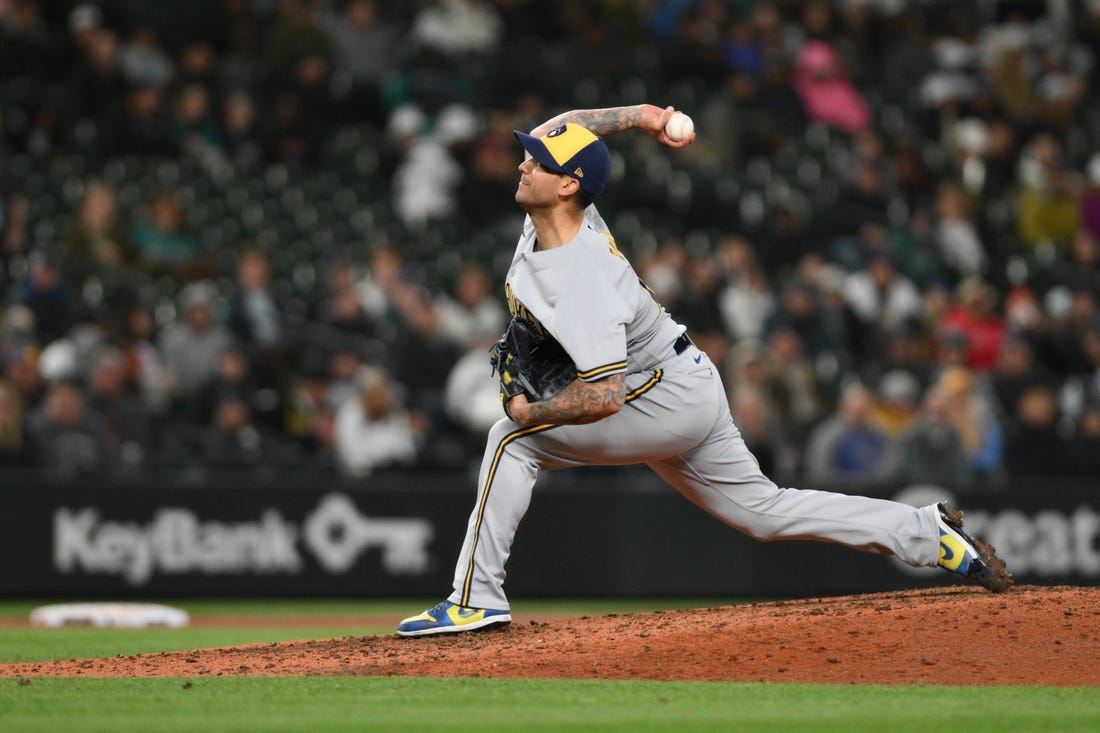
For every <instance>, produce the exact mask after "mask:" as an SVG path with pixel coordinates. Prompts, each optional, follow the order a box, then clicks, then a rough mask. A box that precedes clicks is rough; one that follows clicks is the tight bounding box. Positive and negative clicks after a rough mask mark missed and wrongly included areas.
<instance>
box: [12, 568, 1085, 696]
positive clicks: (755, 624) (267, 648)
mask: <svg viewBox="0 0 1100 733" xmlns="http://www.w3.org/2000/svg"><path fill="white" fill-rule="evenodd" d="M1098 658H1100V589H1097V588H1070V587H1050V588H1047V587H1035V586H1025V587H1020V588H1016V589H1013V590H1012V591H1010V592H1008V593H1005V594H1002V595H992V594H989V593H987V592H985V591H983V590H980V589H971V588H952V589H935V590H923V591H907V592H902V593H879V594H874V595H862V596H848V597H841V598H820V599H810V600H800V601H778V602H772V603H757V604H751V605H744V606H722V607H714V608H701V609H692V610H687V611H663V612H662V611H657V612H652V613H640V614H630V615H617V614H611V615H608V616H600V617H582V618H573V619H558V620H553V621H539V620H538V619H526V620H520V621H517V622H516V623H513V624H512V625H511V626H510V627H508V628H506V629H503V630H498V631H486V632H483V633H472V634H461V635H458V636H453V637H436V638H421V639H401V638H398V637H396V636H373V637H347V638H343V639H325V640H316V641H296V642H284V643H277V644H276V643H273V644H253V645H246V646H239V647H231V648H223V649H202V650H197V651H191V652H164V653H159V654H146V655H136V656H119V657H110V658H105V659H87V660H68V661H60V662H38V663H27V664H7V665H0V676H4V677H15V676H21V677H33V676H51V677H52V676H76V675H83V676H95V677H108V676H109V677H123V676H136V677H143V676H183V677H194V676H224V675H407V676H445V677H541V678H573V679H577V678H599V679H650V680H744V681H788V682H795V681H799V682H832V683H898V684H901V683H929V684H960V685H961V684H967V685H969V684H979V685H991V684H1039V685H1097V684H1100V665H1097V664H1096V660H1097V659H1098Z"/></svg>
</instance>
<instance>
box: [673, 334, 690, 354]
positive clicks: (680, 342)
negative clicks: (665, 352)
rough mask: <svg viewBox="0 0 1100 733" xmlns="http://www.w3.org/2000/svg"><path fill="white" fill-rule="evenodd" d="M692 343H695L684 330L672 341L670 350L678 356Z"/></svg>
mask: <svg viewBox="0 0 1100 733" xmlns="http://www.w3.org/2000/svg"><path fill="white" fill-rule="evenodd" d="M694 345H695V344H693V343H692V342H691V337H689V336H688V335H687V331H685V332H684V333H682V334H680V338H678V339H676V340H675V341H673V342H672V350H673V351H675V352H676V356H679V355H680V354H682V353H684V352H685V351H687V347H689V346H694Z"/></svg>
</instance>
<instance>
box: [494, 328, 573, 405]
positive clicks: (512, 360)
mask: <svg viewBox="0 0 1100 733" xmlns="http://www.w3.org/2000/svg"><path fill="white" fill-rule="evenodd" d="M489 363H490V364H492V365H493V373H494V374H497V375H499V376H500V398H501V400H503V402H504V405H505V412H507V411H508V410H507V405H508V400H510V399H512V398H513V397H515V396H516V395H518V394H520V393H521V392H522V393H523V394H525V395H527V399H528V400H530V401H531V402H538V401H539V400H545V399H548V398H550V397H553V396H554V395H556V394H557V393H558V392H560V391H561V390H562V389H563V388H564V387H565V385H567V384H569V383H570V382H572V381H573V380H574V379H576V378H577V367H576V365H575V364H574V363H573V360H572V359H570V358H569V354H567V353H565V349H563V348H562V347H561V344H559V343H558V342H557V341H556V340H555V339H554V337H553V336H551V335H550V334H548V333H545V332H544V331H543V330H542V329H540V328H539V327H538V326H536V325H535V324H534V323H533V322H531V321H529V320H528V319H526V318H519V317H515V318H513V319H512V322H511V323H509V324H508V328H506V329H505V330H504V335H503V336H501V337H500V340H499V341H497V342H496V343H495V344H493V347H492V348H491V349H489ZM509 417H510V415H509Z"/></svg>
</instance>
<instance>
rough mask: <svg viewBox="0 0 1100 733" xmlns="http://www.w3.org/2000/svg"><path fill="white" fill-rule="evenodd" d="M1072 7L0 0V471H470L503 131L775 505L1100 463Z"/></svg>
mask: <svg viewBox="0 0 1100 733" xmlns="http://www.w3.org/2000/svg"><path fill="white" fill-rule="evenodd" d="M1097 49H1100V2H1097V0H1084V1H1080V0H1033V1H1021V2H1013V1H1011V0H1005V1H1002V2H998V1H997V0H978V1H977V2H968V3H956V2H952V1H950V0H924V1H917V2H901V1H900V0H837V1H836V2H826V1H825V0H816V1H815V0H810V1H808V2H785V1H781V0H775V1H772V2H768V1H765V0H760V1H754V0H724V1H722V0H644V1H638V2H624V1H622V0H592V1H582V0H559V2H554V3H544V2H535V1H534V0H402V1H398V0H193V1H191V2H186V3H145V2H141V1H140V0H101V1H100V2H98V3H97V4H88V3H75V2H59V1H54V2H45V1H44V0H0V296H2V300H0V308H2V311H0V359H2V363H0V367H2V372H0V465H3V466H4V467H5V468H16V467H18V468H27V469H35V470H41V471H46V472H49V473H51V474H54V475H59V476H73V475H93V474H95V475H99V474H103V473H107V474H110V475H124V474H133V475H141V476H149V475H156V472H158V471H170V472H174V473H176V474H179V473H184V474H188V473H191V474H194V475H197V476H201V475H204V474H206V473H208V472H209V471H214V470H221V469H232V470H238V471H246V472H248V474H249V475H250V476H254V477H264V476H269V477H282V476H291V475H295V476H306V477H309V476H326V477H333V478H335V477H340V476H349V477H363V476H366V475H368V474H369V473H370V472H371V471H372V470H375V469H378V468H382V467H393V466H415V467H421V468H436V467H439V468H448V469H454V468H462V469H465V468H468V467H470V466H471V465H474V464H476V462H477V461H478V460H479V458H480V452H481V449H482V447H483V440H484V434H485V429H486V428H487V426H488V425H490V424H492V422H494V421H495V420H496V419H498V418H499V417H500V415H501V411H500V405H499V400H498V396H497V387H496V382H495V380H494V379H493V378H492V377H491V375H490V370H489V366H488V362H487V356H486V350H487V348H488V346H489V345H490V344H491V343H492V341H494V340H495V339H496V337H497V336H498V335H499V333H500V331H501V330H502V329H503V327H504V325H505V322H506V320H507V313H506V311H505V308H504V305H503V276H504V274H505V272H506V270H507V266H508V263H509V262H510V260H511V255H512V251H513V248H514V244H515V241H516V237H517V235H518V230H519V224H520V222H521V217H522V212H520V211H519V210H518V209H517V207H516V205H515V203H514V200H513V194H514V191H515V185H516V181H517V176H518V174H517V171H516V166H517V165H518V163H519V162H520V159H521V157H520V156H521V151H520V148H519V146H518V144H516V142H515V140H514V138H513V137H512V134H511V131H512V130H513V129H530V128H532V127H533V126H535V125H536V124H538V123H539V122H542V121H543V120H545V119H547V118H549V117H550V116H552V115H554V114H557V113H559V112H561V111H564V110H566V109H571V108H582V107H605V106H614V105H620V104H634V103H640V102H651V103H655V104H659V105H665V104H672V105H676V106H677V107H679V108H681V109H683V110H685V111H686V112H688V113H689V114H691V115H692V116H693V117H694V119H695V123H696V129H697V132H698V135H699V137H698V140H697V141H696V143H695V144H694V145H693V146H691V147H690V148H687V149H686V150H683V151H670V150H668V149H665V148H662V147H661V146H660V145H658V144H657V143H656V142H655V141H654V140H653V139H651V138H649V137H648V136H645V135H626V136H622V137H621V138H616V139H613V140H612V141H611V143H610V147H611V149H612V152H613V158H614V161H613V162H614V166H613V173H612V176H613V178H612V182H611V184H610V186H609V190H608V192H607V194H606V195H605V196H604V197H603V198H602V199H601V201H600V208H601V213H603V215H604V216H605V218H607V220H608V222H609V223H610V225H611V227H612V231H613V233H614V234H615V236H616V239H617V241H618V244H619V246H620V248H622V249H623V251H624V252H625V253H626V254H627V255H628V256H629V257H630V258H631V260H632V261H633V263H634V265H635V267H636V269H637V270H638V272H639V274H640V275H641V277H642V278H643V279H644V280H645V281H646V282H647V283H648V284H649V285H650V286H651V287H652V288H653V289H654V291H655V292H656V293H657V294H658V297H659V298H660V300H661V301H662V302H663V303H664V304H665V306H666V307H667V308H668V309H669V311H670V312H671V313H672V314H673V316H674V317H675V318H677V319H678V320H680V321H681V322H683V323H686V324H687V325H688V327H689V329H690V331H691V334H692V336H693V337H694V338H695V340H696V342H697V343H698V344H699V345H700V347H702V348H704V349H705V350H706V351H707V352H708V353H709V354H710V356H711V358H712V359H713V360H714V361H715V363H717V364H718V365H720V367H721V368H722V370H723V371H724V373H725V376H726V382H727V386H728V387H729V390H730V401H731V405H732V409H733V412H734V418H735V420H736V422H737V424H738V425H739V427H740V428H741V430H742V432H743V434H744V436H745V438H746V440H747V442H748V444H749V446H750V447H751V448H752V449H753V451H754V452H755V453H756V455H757V456H758V458H759V460H760V462H761V464H762V467H763V468H764V470H765V471H766V472H768V473H769V474H770V475H772V476H773V477H775V478H776V479H777V480H779V481H781V482H782V481H788V482H797V483H798V485H802V486H807V487H809V486H811V485H813V483H814V482H817V483H819V484H822V485H830V484H832V485H835V484H842V485H852V484H858V483H860V482H867V483H869V484H872V483H875V482H883V481H887V482H889V481H934V482H942V483H946V484H948V485H951V486H954V487H957V488H959V489H966V488H996V486H997V485H998V484H999V483H1000V482H1002V481H1003V480H1004V477H1006V476H1009V475H1011V476H1034V477H1043V476H1061V477H1084V478H1088V477H1096V476H1098V475H1100V249H1098V245H1097V237H1100V155H1098V154H1097V152H1096V151H1097V150H1100V75H1098V73H1097V71H1096V68H1095V67H1096V64H1097V58H1096V53H1097Z"/></svg>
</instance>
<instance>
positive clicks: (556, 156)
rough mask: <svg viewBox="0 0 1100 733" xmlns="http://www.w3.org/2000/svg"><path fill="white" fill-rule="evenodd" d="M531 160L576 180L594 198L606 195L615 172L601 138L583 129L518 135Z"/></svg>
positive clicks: (559, 128) (560, 127)
mask: <svg viewBox="0 0 1100 733" xmlns="http://www.w3.org/2000/svg"><path fill="white" fill-rule="evenodd" d="M515 134H516V137H517V138H519V141H520V143H521V144H522V145H523V147H524V149H526V150H527V152H528V153H530V154H531V157H532V158H534V159H535V160H537V161H538V162H539V163H540V164H542V165H544V166H546V167H547V168H550V169H551V170H556V171H558V172H559V173H564V174H565V175H567V176H572V177H573V178H576V179H577V181H579V182H580V184H581V188H582V189H583V190H584V192H585V193H587V194H588V195H589V196H591V197H592V198H596V197H597V196H599V195H600V193H602V192H603V189H604V187H605V186H606V185H607V176H608V174H609V173H610V172H611V155H610V154H609V153H608V151H607V145H606V144H605V143H604V141H603V140H601V139H600V137H599V136H598V135H596V134H595V133H593V132H592V131H591V130H589V129H588V128H585V127H582V126H580V125H573V124H568V123H566V124H564V125H558V126H557V127H555V128H554V129H552V130H550V131H549V132H548V133H546V134H545V135H543V136H542V137H534V136H533V135H528V134H526V133H523V132H520V131H519V130H516V131H515Z"/></svg>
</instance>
